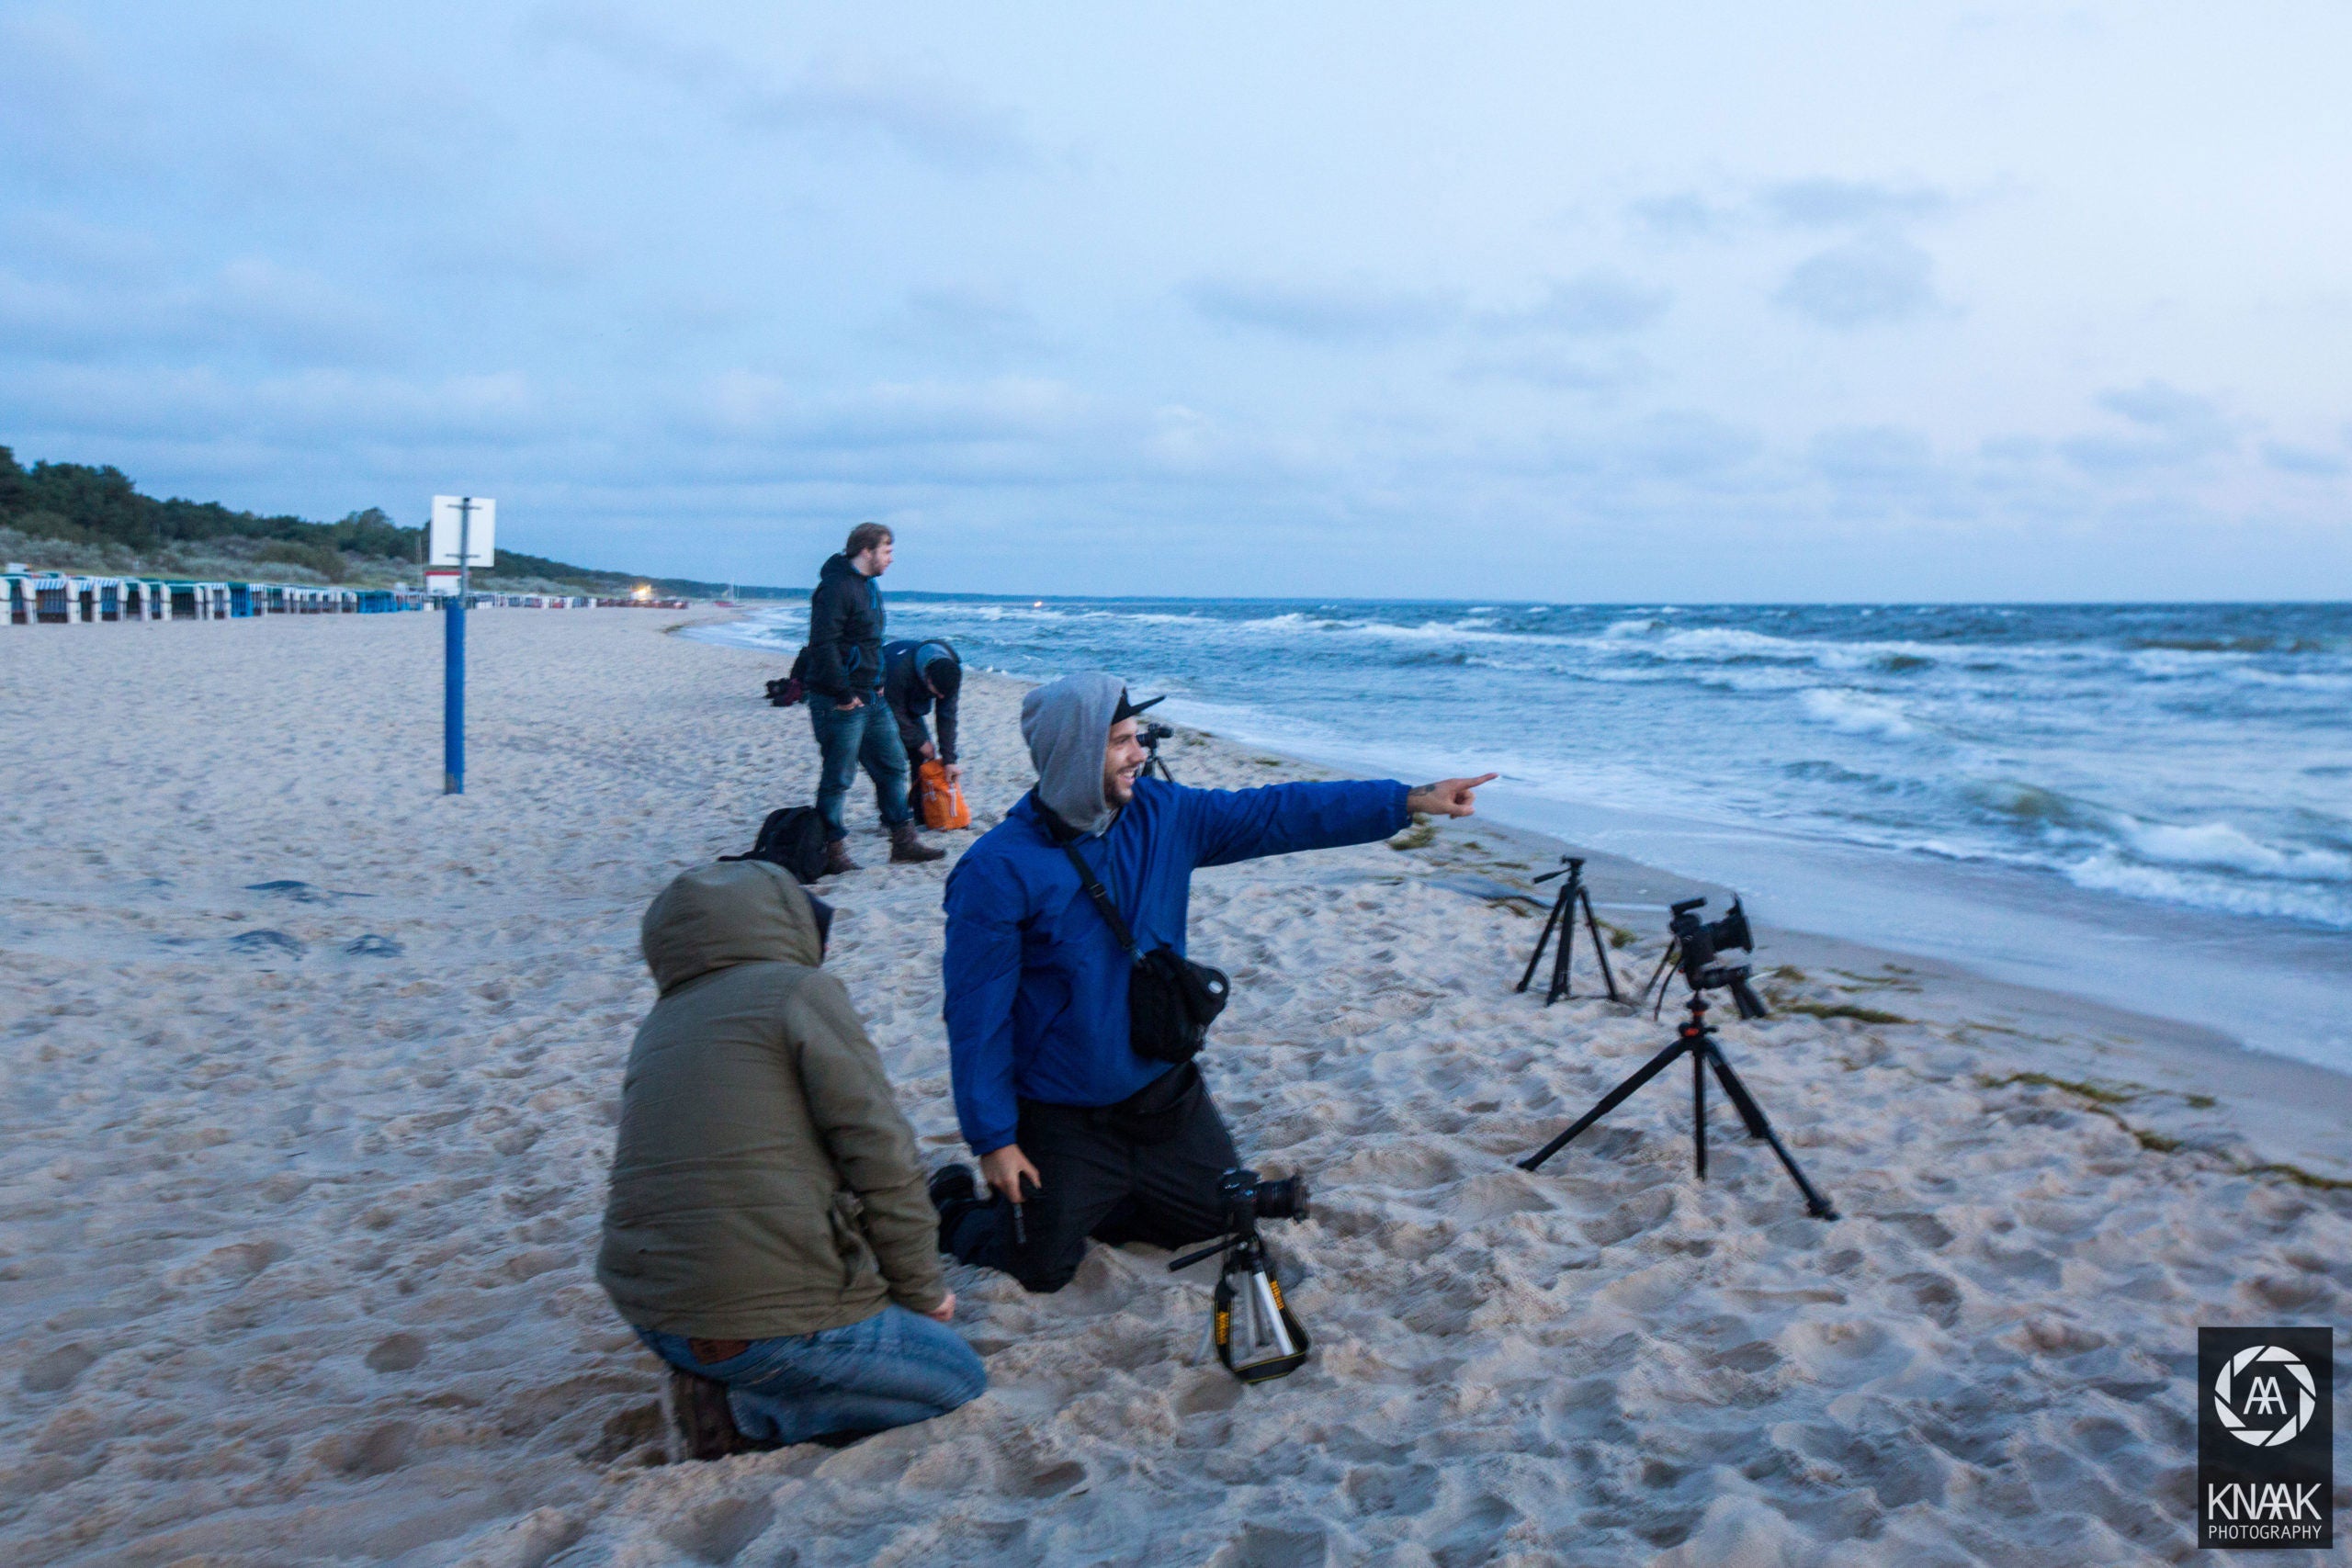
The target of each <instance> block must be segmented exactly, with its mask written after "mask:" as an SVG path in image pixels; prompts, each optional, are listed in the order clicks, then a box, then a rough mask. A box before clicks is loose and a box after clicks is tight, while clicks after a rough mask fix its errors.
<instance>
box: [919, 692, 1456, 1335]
mask: <svg viewBox="0 0 2352 1568" xmlns="http://www.w3.org/2000/svg"><path fill="white" fill-rule="evenodd" d="M1134 714H1135V710H1134V708H1132V707H1131V706H1130V705H1128V702H1127V694H1126V690H1125V687H1124V686H1122V685H1121V683H1120V682H1119V681H1118V680H1117V678H1116V677H1114V676H1110V675H1073V676H1070V677H1069V678H1068V679H1066V680H1061V681H1057V682H1054V683H1053V684H1052V685H1050V686H1043V687H1040V688H1038V689H1037V690H1036V691H1034V692H1031V693H1030V694H1029V695H1028V697H1027V698H1026V699H1025V700H1024V701H1023V703H1022V705H1021V733H1022V737H1023V739H1025V740H1026V741H1027V742H1028V743H1029V755H1030V758H1031V760H1032V761H1035V763H1036V766H1037V786H1036V788H1035V789H1033V790H1031V791H1030V792H1029V794H1027V795H1023V797H1022V798H1021V800H1020V801H1019V802H1018V803H1017V804H1016V805H1014V807H1012V810H1010V811H1008V812H1007V813H1005V818H1004V820H1003V821H1002V822H1000V823H999V824H997V826H996V827H994V828H991V829H989V831H988V832H987V833H985V834H983V835H982V836H981V838H980V839H979V840H978V842H977V843H975V844H973V846H972V847H971V848H970V849H968V850H967V851H966V852H964V858H963V859H962V860H961V861H960V862H958V863H957V864H956V869H955V871H954V872H953V873H951V874H949V876H948V878H947V952H946V958H945V979H946V990H947V1007H946V1016H947V1043H948V1052H949V1061H950V1066H951V1070H952V1073H953V1077H954V1081H955V1089H956V1116H957V1118H958V1120H959V1121H960V1122H962V1125H963V1131H964V1138H965V1141H966V1142H967V1143H968V1144H969V1145H971V1147H972V1152H973V1153H975V1154H977V1155H978V1156H979V1158H980V1170H981V1174H982V1176H983V1177H984V1178H985V1179H986V1180H987V1182H988V1185H989V1189H990V1190H991V1192H992V1193H993V1194H994V1196H993V1197H992V1198H990V1199H988V1200H983V1199H981V1198H980V1196H979V1195H978V1187H977V1185H976V1183H975V1182H974V1180H973V1179H972V1173H971V1171H970V1170H969V1169H968V1168H966V1167H963V1166H960V1165H958V1166H949V1167H947V1168H944V1169H943V1170H941V1171H940V1172H939V1173H938V1174H936V1175H935V1176H933V1178H932V1181H931V1195H932V1199H933V1202H935V1203H937V1204H938V1205H939V1210H940V1241H941V1245H942V1246H944V1247H946V1248H947V1249H948V1250H949V1251H950V1252H952V1253H954V1254H955V1256H956V1258H959V1259H960V1260H962V1261H964V1262H966V1263H977V1264H981V1265H984V1266H986V1267H989V1268H992V1269H1001V1270H1003V1271H1004V1272H1006V1273H1009V1274H1011V1275H1012V1277H1013V1278H1015V1279H1016V1280H1020V1281H1021V1283H1022V1284H1023V1285H1024V1286H1026V1287H1027V1288H1028V1289H1030V1290H1032V1291H1058V1290H1060V1289H1061V1288H1062V1287H1063V1286H1064V1285H1066V1284H1068V1283H1069V1280H1070V1277H1071V1276H1072V1275H1073V1274H1075V1273H1076V1272H1077V1271H1078V1265H1079V1260H1080V1258H1083V1257H1084V1256H1085V1253H1086V1241H1087V1238H1088V1237H1089V1236H1092V1237H1094V1238H1096V1239H1097V1240H1100V1241H1103V1242H1110V1243H1117V1242H1123V1241H1143V1242H1148V1243H1150V1244H1152V1245H1154V1246H1157V1247H1182V1246H1184V1245H1186V1244H1187V1243H1191V1242H1196V1241H1205V1240H1207V1239H1209V1238H1210V1237H1212V1236H1216V1235H1220V1234H1221V1233H1222V1232H1223V1230H1224V1228H1225V1224H1224V1220H1225V1214H1224V1210H1223V1208H1222V1207H1221V1206H1220V1204H1219V1201H1218V1199H1217V1177H1218V1176H1219V1175H1220V1174H1221V1173H1222V1172H1224V1171H1226V1170H1227V1169H1229V1168H1232V1167H1234V1166H1237V1165H1238V1164H1240V1163H1241V1162H1240V1160H1239V1159H1238V1157H1236V1156H1235V1153H1234V1147H1233V1138H1232V1135H1231V1134H1229V1133H1227V1131H1226V1126H1225V1121H1224V1118H1223V1117H1221V1116H1219V1115H1218V1114H1217V1109H1216V1104H1215V1103H1214V1102H1213V1101H1212V1100H1210V1099H1209V1095H1208V1090H1207V1088H1206V1086H1205V1085H1204V1084H1203V1082H1202V1081H1201V1074H1200V1071H1199V1068H1198V1066H1196V1065H1194V1064H1193V1063H1189V1062H1188V1063H1186V1064H1184V1065H1183V1066H1170V1064H1168V1063H1166V1062H1161V1061H1155V1060H1151V1059H1148V1058H1147V1057H1144V1056H1141V1055H1137V1054H1136V1051H1135V1049H1134V1047H1133V1045H1132V1043H1130V1041H1129V1038H1128V1021H1127V1018H1128V1015H1127V976H1128V969H1129V960H1128V956H1127V953H1126V952H1125V949H1124V948H1123V947H1122V946H1121V944H1120V942H1119V940H1118V938H1117V937H1116V936H1115V935H1114V934H1113V931H1112V929H1111V925H1110V922H1109V921H1108V920H1106V919H1104V918H1103V911H1102V910H1101V908H1099V907H1098V906H1097V905H1096V904H1095V902H1094V901H1093V898H1092V897H1091V895H1090V894H1089V893H1088V892H1087V891H1086V890H1085V887H1084V884H1083V883H1082V882H1081V880H1080V876H1079V873H1078V868H1077V867H1076V866H1074V865H1072V864H1071V863H1070V859H1069V847H1071V846H1074V847H1075V849H1076V851H1077V853H1078V855H1079V856H1080V859H1082V860H1083V861H1084V862H1085V863H1086V864H1087V866H1088V868H1089V869H1090V870H1091V871H1092V873H1093V874H1094V877H1095V880H1096V881H1097V882H1099V883H1101V884H1102V885H1103V887H1104V888H1105V889H1106V890H1107V891H1108V893H1109V896H1110V897H1111V900H1112V903H1113V905H1114V907H1115V908H1117V909H1118V911H1119V914H1120V917H1121V919H1124V920H1125V923H1126V925H1127V927H1128V929H1129V931H1131V932H1132V934H1133V936H1134V939H1135V942H1136V946H1137V947H1138V948H1139V949H1140V950H1141V951H1144V952H1147V953H1148V952H1150V951H1151V950H1152V949H1154V948H1157V947H1162V946H1165V947H1169V948H1172V949H1174V950H1175V951H1176V952H1177V953H1182V952H1183V951H1184V919H1185V909H1186V905H1187V902H1188V900H1189V899H1190V897H1191V894H1192V875H1193V869H1194V868H1195V867H1198V866H1204V865H1226V864H1229V863H1232V862H1235V861H1241V860H1249V859H1251V858H1253V857H1255V856H1259V855H1272V854H1283V853H1287V852H1290V851H1293V850H1317V849H1329V848H1332V847H1334V846H1337V845H1340V844H1362V843H1369V842H1371V841H1372V840H1374V839H1385V838H1386V837H1388V836H1389V835H1390V834H1392V833H1396V832H1397V831H1399V830H1400V829H1403V828H1404V827H1405V825H1406V824H1407V822H1408V821H1409V820H1410V819H1411V814H1412V813H1414V812H1417V811H1418V812H1424V813H1434V814H1441V815H1443V816H1448V817H1467V816H1469V815H1470V814H1471V807H1472V798H1473V797H1472V791H1473V790H1475V789H1476V787H1477V786H1478V785H1479V784H1485V783H1486V782H1487V779H1491V778H1492V777H1494V775H1493V774H1491V773H1489V774H1487V775H1485V777H1482V778H1476V779H1447V780H1445V781H1443V782H1442V783H1440V784H1423V785H1422V786H1420V787H1419V788H1418V789H1408V787H1407V786H1406V785H1404V784H1397V783H1395V782H1393V781H1380V782H1373V781H1361V782H1349V783H1342V784H1272V785H1268V786H1266V787H1265V788H1262V789H1246V790H1209V789H1188V788H1186V787H1185V786H1183V785H1182V784H1170V783H1167V782H1165V781H1164V780H1159V779H1148V778H1141V777H1139V776H1138V774H1139V773H1141V771H1142V768H1143V765H1144V761H1145V757H1146V753H1145V751H1144V749H1143V746H1142V743H1141V742H1140V741H1139V740H1138V739H1136V721H1135V717H1134ZM1015 1204H1018V1205H1020V1209H1021V1213H1020V1223H1019V1224H1015V1223H1014V1215H1013V1206H1014V1205H1015Z"/></svg>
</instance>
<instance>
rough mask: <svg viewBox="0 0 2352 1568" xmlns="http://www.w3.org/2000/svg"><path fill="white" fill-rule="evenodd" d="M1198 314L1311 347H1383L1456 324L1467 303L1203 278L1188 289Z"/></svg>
mask: <svg viewBox="0 0 2352 1568" xmlns="http://www.w3.org/2000/svg"><path fill="white" fill-rule="evenodd" d="M1183 292H1184V297H1185V299H1187V300H1188V301H1190V303H1191V304H1192V307H1193V310H1198V311H1199V312H1200V313H1201V314H1202V315H1204V316H1206V317H1207V318H1208V319H1209V320H1211V321H1217V322H1220V323H1222V324H1224V325H1226V326H1234V327H1247V328H1250V329H1253V330H1255V331H1259V332H1267V333H1276V334H1278V335H1280V336H1283V337H1294V338H1301V339H1304V340H1306V341H1307V342H1310V343H1328V344H1377V343H1392V342H1395V341H1397V339H1399V338H1407V337H1418V336H1423V335H1426V334H1428V333H1435V332H1439V331H1442V330H1444V329H1445V328H1448V327H1451V326H1453V324H1454V323H1455V322H1456V321H1458V320H1460V318H1461V314H1462V304H1461V300H1460V299H1458V298H1457V297H1455V296H1453V295H1450V294H1436V293H1410V292H1399V291H1395V290H1389V289H1383V288H1375V287H1374V286H1372V285H1369V284H1364V283H1333V284H1295V283H1272V282H1259V281H1250V280H1244V279H1236V278H1201V279H1196V280H1195V281H1193V283H1190V284H1188V285H1186V286H1185V288H1184V290H1183Z"/></svg>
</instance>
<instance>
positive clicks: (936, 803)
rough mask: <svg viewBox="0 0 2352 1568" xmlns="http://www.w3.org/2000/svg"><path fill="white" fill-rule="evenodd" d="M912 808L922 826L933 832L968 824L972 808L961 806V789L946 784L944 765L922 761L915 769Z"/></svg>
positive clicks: (942, 763) (969, 823)
mask: <svg viewBox="0 0 2352 1568" xmlns="http://www.w3.org/2000/svg"><path fill="white" fill-rule="evenodd" d="M915 809H916V810H917V811H918V812H920V813H921V814H922V825H923V826H924V827H926V828H928V829H931V830H932V831H933V832H934V833H939V832H945V831H947V830H948V829H952V828H968V827H970V826H971V825H972V808H971V807H968V806H967V805H965V804H964V790H963V787H962V786H961V785H959V784H949V783H948V782H947V765H946V764H945V763H944V762H936V761H933V762H925V763H924V764H923V765H922V766H921V767H919V768H917V769H916V770H915Z"/></svg>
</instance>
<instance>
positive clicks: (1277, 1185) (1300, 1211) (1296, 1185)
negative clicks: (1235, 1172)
mask: <svg viewBox="0 0 2352 1568" xmlns="http://www.w3.org/2000/svg"><path fill="white" fill-rule="evenodd" d="M1258 1217H1259V1218H1260V1219H1261V1220H1303V1219H1305V1218H1306V1175H1305V1173H1304V1172H1302V1173H1301V1174H1299V1175H1297V1176H1285V1177H1283V1179H1281V1180H1280V1181H1261V1182H1260V1183H1258Z"/></svg>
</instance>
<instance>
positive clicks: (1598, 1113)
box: [1519, 1040, 1691, 1170]
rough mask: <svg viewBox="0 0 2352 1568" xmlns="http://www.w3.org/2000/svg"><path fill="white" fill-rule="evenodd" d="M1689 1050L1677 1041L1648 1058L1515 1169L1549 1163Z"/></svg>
mask: <svg viewBox="0 0 2352 1568" xmlns="http://www.w3.org/2000/svg"><path fill="white" fill-rule="evenodd" d="M1690 1049H1691V1043H1690V1042H1689V1041H1688V1040H1678V1041H1676V1042H1675V1043H1673V1044H1671V1045H1668V1047H1667V1048H1666V1049H1665V1050H1663V1051H1660V1052H1659V1053H1658V1054H1657V1055H1655V1056H1652V1057H1651V1058H1650V1059H1649V1060H1648V1061H1647V1062H1645V1063H1644V1064H1642V1069H1641V1071H1639V1072H1637V1073H1635V1074H1634V1076H1633V1077H1629V1078H1627V1079H1626V1080H1625V1081H1624V1082H1623V1083H1621V1084H1619V1085H1618V1086H1617V1087H1616V1088H1615V1089H1611V1090H1610V1091H1609V1092H1608V1093H1607V1094H1604V1095H1602V1096H1601V1097H1600V1104H1598V1105H1596V1106H1594V1107H1593V1108H1592V1109H1591V1110H1589V1111H1586V1112H1585V1113H1584V1114H1583V1115H1581V1116H1579V1117H1577V1119H1576V1121H1575V1122H1574V1123H1573V1124H1571V1125H1570V1126H1569V1128H1568V1130H1567V1131H1566V1132H1565V1133H1562V1134H1560V1135H1559V1136H1558V1137H1556V1138H1555V1139H1553V1140H1552V1141H1551V1142H1550V1143H1548V1144H1546V1145H1544V1146H1543V1147H1542V1148H1540V1149H1538V1150H1536V1151H1535V1152H1534V1153H1533V1154H1532V1155H1530V1156H1527V1157H1526V1158H1525V1159H1523V1160H1521V1161H1520V1162H1519V1168H1520V1169H1521V1170H1533V1169H1534V1168H1536V1167H1537V1166H1539V1165H1542V1164H1543V1163H1544V1161H1545V1160H1547V1159H1550V1158H1551V1157H1552V1156H1554V1155H1555V1154H1558V1153H1559V1152H1560V1151H1561V1150H1562V1149H1565V1148H1566V1147H1567V1146H1568V1145H1569V1143H1570V1142H1571V1141H1573V1140H1574V1139H1575V1137H1576V1135H1577V1134H1578V1133H1581V1132H1583V1131H1584V1130H1585V1129H1586V1128H1587V1127H1589V1126H1591V1125H1592V1124H1593V1123H1594V1122H1598V1121H1600V1119H1601V1118H1602V1117H1603V1116H1606V1115H1608V1114H1609V1113H1610V1112H1611V1111H1614V1110H1616V1109H1617V1108H1618V1107H1619V1106H1621V1105H1623V1104H1624V1103H1625V1101H1626V1100H1628V1099H1630V1098H1631V1097H1632V1095H1633V1093H1634V1090H1635V1089H1640V1088H1641V1087H1642V1086H1643V1085H1644V1084H1645V1083H1647V1082H1649V1081H1650V1079H1652V1078H1654V1077H1657V1076H1658V1074H1660V1073H1662V1072H1664V1071H1666V1069H1667V1068H1668V1067H1669V1066H1673V1064H1674V1058H1675V1057H1677V1056H1679V1055H1682V1053H1683V1052H1685V1051H1688V1050H1690Z"/></svg>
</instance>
